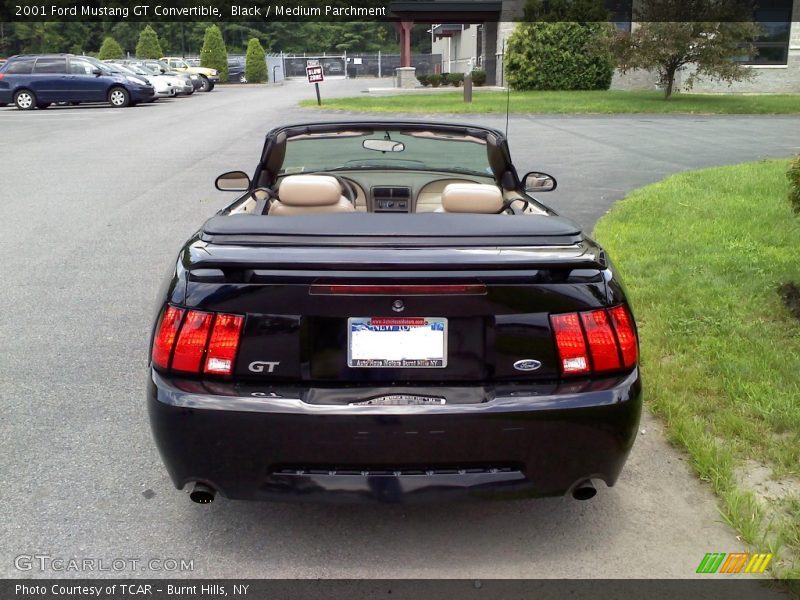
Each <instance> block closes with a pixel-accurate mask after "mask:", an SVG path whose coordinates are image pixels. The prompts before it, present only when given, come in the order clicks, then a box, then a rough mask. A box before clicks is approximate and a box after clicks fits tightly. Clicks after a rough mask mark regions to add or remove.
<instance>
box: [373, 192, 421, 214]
mask: <svg viewBox="0 0 800 600" xmlns="http://www.w3.org/2000/svg"><path fill="white" fill-rule="evenodd" d="M371 194H372V212H376V213H408V212H411V208H412V207H411V188H408V187H394V186H392V187H388V186H381V187H373V188H372V190H371Z"/></svg>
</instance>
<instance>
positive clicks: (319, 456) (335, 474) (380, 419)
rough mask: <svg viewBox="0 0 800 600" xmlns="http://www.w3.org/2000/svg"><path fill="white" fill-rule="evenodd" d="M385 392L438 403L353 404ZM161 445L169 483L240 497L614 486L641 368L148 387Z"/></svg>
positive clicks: (162, 381) (389, 496)
mask: <svg viewBox="0 0 800 600" xmlns="http://www.w3.org/2000/svg"><path fill="white" fill-rule="evenodd" d="M385 394H415V395H425V396H434V397H445V398H446V399H447V403H446V404H445V405H435V406H364V405H362V406H350V405H348V402H352V401H362V400H364V399H367V398H371V397H376V396H381V395H385ZM148 406H149V413H150V422H151V426H152V429H153V434H154V437H155V441H156V444H157V446H158V448H159V451H160V452H161V456H162V458H163V460H164V463H165V465H166V467H167V470H168V472H169V474H170V477H171V478H172V481H173V483H174V484H175V486H176V487H177V488H179V489H180V488H183V487H184V486H185V485H186V484H189V483H191V482H195V481H200V482H203V483H206V484H208V485H211V486H212V487H214V488H215V489H216V490H217V491H218V492H219V493H220V494H221V495H223V496H225V497H228V498H236V499H272V500H278V499H294V500H298V499H308V500H325V501H344V502H351V501H383V502H410V501H417V500H430V499H434V498H435V499H443V498H447V499H450V498H456V497H464V496H473V497H483V498H514V497H524V496H553V495H563V494H566V493H569V492H570V491H571V490H572V489H573V488H574V487H575V486H576V485H577V484H578V483H580V482H581V481H583V480H585V479H589V478H591V479H600V480H603V481H604V482H605V483H606V485H609V486H611V485H614V483H615V482H616V480H617V478H618V477H619V474H620V472H621V470H622V467H623V465H624V463H625V461H626V459H627V456H628V453H629V452H630V449H631V447H632V446H633V442H634V440H635V438H636V431H637V427H638V423H639V417H640V413H641V383H640V379H639V373H638V370H637V371H634V372H632V373H630V374H628V375H625V376H618V377H613V378H608V379H602V380H596V381H593V382H585V383H569V384H561V385H560V386H559V385H556V384H537V385H528V384H526V385H522V384H520V385H502V386H499V385H498V386H486V387H484V386H477V387H431V386H425V387H422V386H420V387H406V388H400V387H393V388H363V387H354V388H341V387H339V388H327V389H323V388H301V387H290V386H287V387H283V388H280V387H276V388H274V389H269V390H266V389H264V388H258V387H256V386H233V385H229V384H220V383H206V384H203V383H201V382H197V381H188V380H179V379H172V378H166V377H164V376H163V375H161V374H159V373H157V372H155V371H152V370H151V372H150V378H149V382H148Z"/></svg>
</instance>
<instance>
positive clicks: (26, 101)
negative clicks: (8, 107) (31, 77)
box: [14, 90, 36, 110]
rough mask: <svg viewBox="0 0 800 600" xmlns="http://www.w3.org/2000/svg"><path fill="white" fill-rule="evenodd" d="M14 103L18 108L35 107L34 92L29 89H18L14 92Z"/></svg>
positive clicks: (27, 108) (31, 108)
mask: <svg viewBox="0 0 800 600" xmlns="http://www.w3.org/2000/svg"><path fill="white" fill-rule="evenodd" d="M14 104H15V105H16V107H17V108H18V109H20V110H33V109H34V108H36V94H34V93H33V92H32V91H30V90H20V91H18V92H17V93H16V94H14Z"/></svg>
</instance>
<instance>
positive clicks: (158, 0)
mask: <svg viewBox="0 0 800 600" xmlns="http://www.w3.org/2000/svg"><path fill="white" fill-rule="evenodd" d="M791 6H792V0H771V3H770V5H769V12H770V13H774V14H775V15H778V13H781V14H783V13H785V12H787V11H789V12H791ZM763 10H764V9H761V8H760V6H759V4H758V3H757V2H756V0H642V2H634V0H570V1H568V0H548V1H545V0H529V1H528V2H522V3H519V2H503V0H448V1H447V2H442V1H440V0H287V1H286V2H282V1H280V0H278V1H274V0H155V1H154V2H149V0H134V1H133V2H127V1H122V0H40V1H37V0H0V22H13V21H18V22H57V21H62V22H63V21H82V22H110V21H113V22H117V21H131V22H193V21H197V22H209V21H210V22H214V21H217V22H222V21H227V22H301V21H314V22H325V21H330V22H337V21H338V22H353V21H367V22H369V21H373V22H378V21H386V20H411V21H414V22H417V23H456V24H457V23H481V22H498V21H607V22H613V23H620V22H622V23H626V22H631V21H659V22H667V21H682V22H689V21H716V22H719V21H723V22H735V21H752V20H753V19H754V18H755V17H756V15H757V13H758V11H763ZM762 16H763V15H762Z"/></svg>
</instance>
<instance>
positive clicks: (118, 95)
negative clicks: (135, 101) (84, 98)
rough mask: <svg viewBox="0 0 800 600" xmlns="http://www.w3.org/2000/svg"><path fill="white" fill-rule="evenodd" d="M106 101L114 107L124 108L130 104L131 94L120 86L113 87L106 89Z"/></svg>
mask: <svg viewBox="0 0 800 600" xmlns="http://www.w3.org/2000/svg"><path fill="white" fill-rule="evenodd" d="M108 103H109V104H110V105H111V106H113V107H114V108H125V107H126V106H130V104H131V95H130V94H129V93H128V90H126V89H125V88H122V87H113V88H111V89H110V90H109V91H108Z"/></svg>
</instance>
